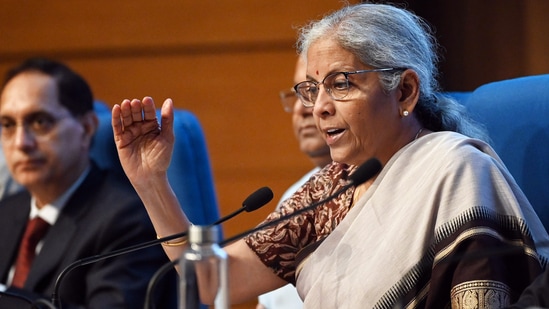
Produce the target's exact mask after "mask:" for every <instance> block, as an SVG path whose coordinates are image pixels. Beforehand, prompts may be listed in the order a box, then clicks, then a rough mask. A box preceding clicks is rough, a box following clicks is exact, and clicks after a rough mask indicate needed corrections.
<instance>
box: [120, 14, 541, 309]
mask: <svg viewBox="0 0 549 309" xmlns="http://www.w3.org/2000/svg"><path fill="white" fill-rule="evenodd" d="M298 43H299V44H298V46H299V48H300V50H299V51H300V52H301V53H303V55H306V57H307V80H306V81H303V82H301V83H298V84H297V85H296V86H295V90H296V93H297V94H298V96H299V97H300V99H301V100H302V102H303V104H305V105H306V106H311V107H313V114H314V117H315V121H316V124H317V126H318V128H319V130H320V131H321V132H322V134H323V136H324V138H325V139H326V142H327V144H328V145H329V146H330V151H331V156H332V158H333V160H334V163H332V164H330V165H328V166H327V167H325V168H324V169H322V170H321V171H320V172H319V173H317V174H316V175H314V176H313V177H312V178H311V179H310V180H309V181H308V182H307V183H306V184H304V185H303V186H302V187H301V188H300V189H299V190H298V191H297V192H296V193H295V194H294V195H293V196H292V197H291V198H290V199H288V200H286V201H285V203H284V204H283V205H282V208H281V210H280V211H279V212H274V213H272V214H271V215H270V216H269V217H268V218H267V220H275V219H277V218H279V217H280V216H281V215H284V214H288V213H292V212H293V211H295V210H297V209H302V208H303V207H306V206H307V205H310V204H312V203H314V202H317V201H320V200H322V199H324V198H326V197H327V196H329V195H331V194H332V193H334V192H336V191H337V190H339V189H340V188H342V187H343V186H345V184H346V183H347V178H348V177H347V176H348V175H350V174H351V173H352V172H353V171H354V170H355V168H356V166H358V165H360V164H361V163H363V162H364V161H366V160H368V159H370V158H374V157H375V158H377V159H379V161H380V162H381V163H382V166H383V169H382V170H381V172H380V173H379V174H377V175H376V177H374V178H373V179H371V180H369V181H367V182H366V183H364V184H362V185H360V186H358V187H356V188H351V189H348V190H346V191H345V192H344V193H342V194H340V195H338V196H337V198H335V199H333V200H331V201H329V202H327V203H325V204H323V205H321V206H320V207H317V208H315V209H314V210H311V211H306V212H304V213H302V214H300V215H298V216H297V217H294V218H292V219H290V220H285V221H282V222H281V223H278V224H277V225H276V226H273V227H268V228H265V229H262V230H260V231H259V232H256V233H253V234H251V235H249V236H247V237H246V238H244V239H241V240H238V241H235V242H233V243H231V244H230V245H228V246H227V247H225V249H226V251H227V253H228V255H229V268H230V273H229V278H230V298H231V301H232V302H233V303H238V302H242V301H246V300H249V299H252V298H254V297H257V295H259V294H261V293H264V292H266V291H269V290H272V289H274V288H277V287H280V286H282V285H284V284H285V283H286V282H291V283H294V284H295V285H296V286H297V289H298V291H299V293H300V295H301V297H302V298H303V300H304V304H305V307H306V308H315V309H317V308H394V307H398V306H406V307H413V308H416V307H417V308H445V307H452V308H500V307H503V306H504V305H506V304H509V303H510V302H512V301H514V300H515V299H516V298H517V295H518V294H519V293H520V292H521V291H522V289H523V288H524V287H525V286H526V285H527V284H528V283H529V282H530V281H531V280H533V279H534V278H535V277H536V275H538V274H539V273H541V271H542V268H543V267H544V266H545V264H546V262H547V256H548V254H547V252H542V251H541V250H537V249H536V244H538V243H539V242H541V241H544V240H546V239H547V234H546V232H545V230H544V229H543V228H542V225H541V223H540V221H539V219H538V218H537V216H536V214H535V213H534V211H533V209H532V207H531V206H530V204H529V203H528V201H527V200H526V198H525V196H524V194H523V193H522V192H521V190H520V189H519V188H518V186H517V185H516V183H515V181H514V180H513V178H512V177H511V175H510V174H509V172H508V171H507V169H506V168H505V166H504V165H503V163H502V162H501V161H500V159H499V158H498V156H497V155H496V154H495V153H494V151H493V150H492V149H491V148H490V146H489V145H488V144H486V143H485V142H483V141H481V140H482V139H485V135H484V134H483V131H482V130H481V129H479V127H477V126H475V125H474V124H473V123H472V122H470V121H468V120H467V119H468V118H467V117H466V116H465V115H464V114H463V111H462V108H461V107H460V106H459V105H458V104H457V103H456V102H455V101H452V100H451V99H449V98H447V97H444V96H442V95H440V94H438V93H437V91H438V89H437V87H438V85H437V81H436V80H435V76H436V73H437V71H436V62H437V56H436V54H435V52H434V49H435V45H436V43H435V42H434V39H433V37H432V35H431V34H430V31H429V29H428V28H427V26H426V25H425V24H424V23H423V22H422V21H421V20H420V19H419V18H418V17H417V16H415V15H413V14H411V13H409V12H407V11H406V10H403V9H399V8H396V7H393V6H390V5H381V4H359V5H356V6H349V7H345V8H343V9H341V10H340V11H337V12H335V13H333V14H331V15H329V16H327V17H325V18H324V19H322V20H320V21H318V22H314V23H312V24H310V25H309V26H307V27H305V28H304V29H303V30H302V32H301V36H300V39H299V42H298ZM112 117H113V128H114V132H115V139H116V144H117V147H118V152H119V155H120V159H121V161H122V164H123V167H124V169H125V171H126V173H127V175H128V177H129V179H130V180H131V181H132V183H133V185H134V186H135V188H136V190H137V192H138V193H139V195H140V196H141V198H142V199H143V202H144V204H145V206H146V207H147V210H148V212H149V215H150V217H151V220H152V221H153V223H154V225H155V227H156V230H157V233H158V235H160V236H166V235H170V234H175V233H178V232H181V231H183V230H186V229H187V228H188V227H189V224H190V222H189V221H188V220H187V218H186V216H185V214H184V213H182V212H181V208H180V207H179V205H178V203H177V199H176V197H175V196H174V194H173V192H172V191H171V188H170V185H169V183H168V181H167V177H166V170H167V168H168V165H169V162H170V156H171V151H172V145H173V141H174V136H173V129H172V121H173V103H172V101H171V100H169V99H168V100H166V101H165V102H164V104H163V106H162V120H161V126H159V124H158V122H157V120H156V116H155V106H154V103H153V100H152V99H151V98H149V97H146V98H144V99H143V100H142V101H141V100H137V99H134V100H131V101H129V100H124V101H123V102H122V103H121V104H120V105H119V106H115V107H114V108H113V116H112ZM178 243H180V244H182V243H183V241H181V242H177V243H168V244H164V245H165V246H164V249H165V251H166V253H167V254H168V256H169V257H170V258H171V259H177V258H179V256H180V255H181V253H182V252H183V250H184V249H185V246H184V245H181V246H174V245H175V244H178ZM200 280H204V278H200V277H199V281H200ZM201 294H202V296H203V300H204V301H208V302H211V301H212V299H211V295H212V294H213V293H211V291H201ZM208 295H210V297H209V296H208Z"/></svg>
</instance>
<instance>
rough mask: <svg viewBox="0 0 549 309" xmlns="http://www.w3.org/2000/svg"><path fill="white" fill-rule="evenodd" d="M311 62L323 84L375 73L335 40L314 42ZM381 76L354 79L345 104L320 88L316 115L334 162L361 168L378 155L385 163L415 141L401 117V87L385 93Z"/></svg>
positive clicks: (312, 76) (310, 70) (310, 72)
mask: <svg viewBox="0 0 549 309" xmlns="http://www.w3.org/2000/svg"><path fill="white" fill-rule="evenodd" d="M307 59H308V62H307V79H308V80H314V81H317V82H321V81H322V80H323V79H324V77H325V76H326V75H328V74H331V73H334V72H350V71H357V70H366V69H373V68H372V67H368V66H366V65H364V64H363V63H361V62H360V61H359V60H358V58H357V57H355V56H354V55H353V54H352V53H351V52H349V51H347V50H345V49H343V48H341V47H340V46H339V45H338V44H337V43H336V42H335V41H333V40H331V39H328V40H319V41H317V42H315V43H314V44H312V45H311V46H310V48H309V50H308V53H307ZM378 74H379V73H375V72H370V73H362V74H351V75H349V77H348V78H349V84H350V90H349V93H348V95H347V96H346V97H345V98H344V99H343V100H337V101H336V100H334V99H332V97H331V96H330V95H329V94H328V93H327V92H326V90H325V87H324V85H321V86H320V91H319V94H318V98H317V99H316V102H315V103H314V109H313V115H314V117H315V121H316V124H317V126H318V128H319V129H320V131H321V132H322V134H323V137H324V138H325V139H326V143H327V144H328V146H329V147H330V153H331V156H332V159H333V160H334V161H337V162H341V163H347V164H353V165H360V164H361V163H363V162H364V161H366V160H368V159H370V158H372V157H376V158H378V159H379V160H380V161H381V162H382V163H385V162H387V161H388V160H389V158H390V157H391V156H392V155H393V154H394V153H395V152H396V151H398V149H400V148H401V147H402V146H403V145H405V144H406V143H407V142H409V140H408V138H409V134H408V133H406V132H404V131H405V130H404V127H403V124H402V122H403V121H402V117H401V116H400V110H399V97H400V96H401V92H400V90H399V87H397V89H395V90H393V91H391V92H386V91H384V90H383V88H382V86H381V84H380V82H379V79H378ZM405 140H407V141H406V142H404V141H405Z"/></svg>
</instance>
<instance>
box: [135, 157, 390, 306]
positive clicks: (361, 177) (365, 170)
mask: <svg viewBox="0 0 549 309" xmlns="http://www.w3.org/2000/svg"><path fill="white" fill-rule="evenodd" d="M381 168H382V166H381V163H380V162H379V160H378V159H376V158H372V159H369V160H367V161H366V162H364V163H363V164H362V165H360V166H359V167H358V168H357V169H356V171H355V172H354V173H353V174H351V175H350V176H349V180H350V182H349V183H348V184H347V185H345V186H343V187H342V188H341V189H339V190H337V191H336V192H335V193H333V194H332V195H330V196H328V197H327V198H325V199H323V200H321V201H318V202H316V203H313V204H311V205H309V206H306V207H304V208H301V209H298V210H296V211H294V212H292V213H289V214H287V215H285V216H282V217H280V218H278V219H275V220H272V221H269V222H266V223H264V224H261V225H258V226H257V227H255V228H253V229H251V230H248V231H245V232H243V233H240V234H237V235H235V236H233V237H230V238H227V239H225V240H224V241H222V242H220V243H219V245H220V246H221V247H224V246H226V245H228V244H229V243H231V242H233V241H235V240H238V239H240V238H243V237H244V236H246V235H249V234H252V233H255V232H257V231H259V230H262V229H264V228H266V227H269V226H272V225H276V224H278V223H280V222H282V221H284V220H288V219H290V218H292V217H294V216H297V215H299V214H301V213H303V212H306V211H309V210H313V209H314V208H316V207H318V206H320V205H322V204H324V203H326V202H328V201H330V200H332V199H334V198H336V197H337V196H338V195H340V194H341V193H343V192H345V191H347V190H348V189H349V188H350V187H353V186H358V185H360V184H362V183H364V182H366V181H368V180H369V179H370V178H372V177H374V176H375V175H376V174H377V173H379V172H380V171H381ZM177 263H179V259H175V260H173V261H169V262H168V263H166V264H164V265H163V266H162V267H160V268H159V269H158V270H157V271H156V273H155V274H154V275H153V277H152V278H151V280H150V281H149V286H148V288H147V294H146V299H145V308H146V309H148V308H149V305H150V300H149V299H150V298H151V297H150V295H151V294H152V292H153V291H154V290H155V288H156V284H157V282H158V281H159V279H160V278H162V277H163V276H164V275H165V274H166V273H167V272H168V271H169V270H171V269H172V268H173V267H174V266H175V265H177Z"/></svg>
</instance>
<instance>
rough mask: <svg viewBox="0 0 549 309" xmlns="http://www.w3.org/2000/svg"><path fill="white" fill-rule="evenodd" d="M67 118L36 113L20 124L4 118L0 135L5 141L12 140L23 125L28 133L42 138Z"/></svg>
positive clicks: (0, 124)
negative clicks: (18, 128)
mask: <svg viewBox="0 0 549 309" xmlns="http://www.w3.org/2000/svg"><path fill="white" fill-rule="evenodd" d="M65 118H68V116H60V117H57V118H56V117H55V116H53V115H50V114H46V113H36V114H31V115H30V116H28V117H27V119H25V120H24V121H23V123H21V124H18V123H17V122H16V121H15V120H13V119H11V118H7V117H3V118H1V119H0V134H1V136H2V138H4V139H11V138H13V137H14V136H15V132H16V129H17V127H18V126H19V125H21V126H23V127H24V128H25V130H26V131H27V132H29V133H32V134H33V135H34V136H37V137H40V136H44V135H46V134H48V133H49V132H50V131H51V130H52V129H53V128H54V127H55V125H56V124H57V123H58V122H59V121H61V120H63V119H65Z"/></svg>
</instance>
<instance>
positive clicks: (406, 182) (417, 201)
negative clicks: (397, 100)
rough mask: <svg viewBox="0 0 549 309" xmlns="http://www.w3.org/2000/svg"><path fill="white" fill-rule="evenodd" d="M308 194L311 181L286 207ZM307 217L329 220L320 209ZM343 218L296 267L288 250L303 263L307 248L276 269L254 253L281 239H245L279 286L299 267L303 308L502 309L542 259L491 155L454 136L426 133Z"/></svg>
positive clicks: (509, 181) (268, 235)
mask: <svg viewBox="0 0 549 309" xmlns="http://www.w3.org/2000/svg"><path fill="white" fill-rule="evenodd" d="M326 171H328V170H323V172H326ZM323 172H321V173H323ZM336 179H337V178H336ZM338 181H339V180H338ZM314 187H315V184H314V179H311V182H310V183H309V184H308V185H307V184H306V185H305V186H304V187H302V189H300V191H298V192H297V193H296V195H294V197H293V198H292V199H294V201H293V203H294V205H295V204H296V203H297V204H299V203H300V202H298V201H299V200H305V199H304V196H303V195H309V196H310V195H311V192H314V191H315V189H314ZM350 191H352V190H350ZM300 194H301V195H300ZM351 194H352V193H351ZM344 196H347V194H344ZM292 199H290V200H292ZM343 200H347V198H343ZM309 202H311V199H309V200H307V201H304V203H305V206H306V205H308V204H309ZM343 204H344V203H343ZM288 206H291V205H290V204H288ZM315 212H328V213H327V214H326V216H332V214H331V210H330V209H325V208H324V207H319V209H317V210H316V211H315ZM342 213H344V214H343V218H342V219H340V220H339V221H338V222H337V224H335V226H333V228H332V231H331V232H329V233H327V235H328V236H327V237H326V238H325V240H324V241H322V243H320V245H318V247H317V248H316V249H315V250H310V251H311V253H310V254H308V255H307V257H306V258H305V259H302V260H300V264H299V265H294V264H291V258H293V259H294V260H295V256H297V254H293V252H295V253H297V252H298V251H300V250H301V253H300V255H302V253H303V252H306V251H307V250H306V249H307V248H308V247H310V245H311V244H313V243H315V242H314V241H311V242H309V243H298V244H297V245H296V247H295V248H293V249H292V250H289V249H285V250H281V251H279V252H280V253H282V254H284V253H287V252H292V253H291V254H290V255H292V256H291V257H287V258H288V259H282V261H284V263H283V264H280V263H279V264H278V265H274V264H277V262H278V261H281V260H280V259H278V260H277V254H276V253H275V252H274V251H276V250H274V251H273V252H268V251H262V250H259V249H261V248H265V247H266V246H268V245H266V244H268V243H270V244H272V245H273V244H276V246H277V247H280V243H278V242H279V241H280V239H278V238H276V236H277V235H280V232H276V231H275V230H273V231H271V232H268V231H264V232H265V233H263V231H262V232H260V233H259V234H261V235H251V236H250V237H249V238H248V239H247V240H246V241H247V243H248V245H249V246H250V248H252V250H254V251H255V252H256V254H257V255H258V256H259V257H260V258H261V259H262V261H263V262H264V263H265V264H266V265H267V266H269V267H271V268H273V269H274V270H275V272H276V273H277V274H279V275H280V276H281V277H282V278H285V279H287V277H285V275H283V274H286V275H287V274H292V273H293V271H294V269H296V268H297V272H296V273H295V276H296V278H297V281H296V286H297V288H298V291H299V293H300V295H301V297H302V298H303V299H304V303H305V308H315V309H316V308H437V309H439V308H479V309H481V308H501V307H504V306H506V305H508V304H510V303H511V302H514V301H515V300H516V299H517V298H518V295H519V294H520V292H522V290H523V289H524V288H525V287H526V286H527V285H528V284H529V283H530V282H531V281H532V280H534V278H535V277H536V276H537V275H539V274H540V273H541V271H542V269H543V268H544V267H545V265H546V264H547V257H548V256H549V250H548V249H547V246H545V247H543V246H540V245H539V244H540V243H542V242H546V241H547V240H548V239H549V237H548V236H547V233H546V231H545V230H544V228H543V226H542V224H541V222H540V221H539V219H538V217H537V215H536V214H535V212H534V210H533V208H532V207H531V206H530V204H529V202H528V201H527V199H526V197H525V196H524V194H523V193H522V192H521V190H520V189H519V188H518V186H517V184H516V183H515V181H514V180H513V178H512V177H511V176H510V174H509V172H508V171H507V169H506V168H505V166H504V165H503V163H502V162H501V160H500V159H499V158H498V156H497V154H495V153H494V151H493V150H492V149H491V148H490V147H489V146H488V145H487V144H485V143H483V142H481V141H478V140H474V139H469V138H466V137H464V136H462V135H460V134H457V133H452V132H438V133H432V134H429V135H426V136H424V137H422V138H420V139H418V140H416V141H414V142H412V143H410V144H408V145H407V146H405V147H404V148H402V149H401V150H400V151H399V152H397V153H396V154H395V155H394V156H393V157H392V158H391V159H390V160H389V162H388V163H387V164H386V165H385V166H384V168H383V170H382V171H381V173H380V174H379V175H378V177H377V178H376V180H375V181H374V183H373V184H372V185H371V186H370V188H369V189H368V190H367V191H366V192H365V193H364V195H363V196H362V197H361V199H360V200H359V201H358V202H357V203H356V205H353V207H352V208H351V209H350V210H349V211H348V212H343V211H342ZM268 220H269V219H268ZM293 220H296V221H297V220H299V219H298V218H295V219H293ZM277 228H283V229H284V228H293V227H292V226H290V225H285V226H278V227H277ZM285 233H291V232H290V231H286V232H285ZM261 237H265V238H264V239H262V240H261V241H257V239H259V238H261ZM309 240H310V239H307V240H306V241H309ZM536 244H538V247H539V248H536ZM285 245H288V246H294V245H293V244H289V243H287V242H286V243H285ZM271 261H275V262H274V263H271ZM285 269H286V270H285ZM287 280H288V279H287ZM289 281H291V280H289Z"/></svg>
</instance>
